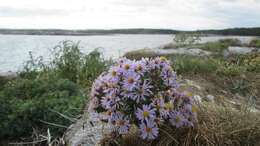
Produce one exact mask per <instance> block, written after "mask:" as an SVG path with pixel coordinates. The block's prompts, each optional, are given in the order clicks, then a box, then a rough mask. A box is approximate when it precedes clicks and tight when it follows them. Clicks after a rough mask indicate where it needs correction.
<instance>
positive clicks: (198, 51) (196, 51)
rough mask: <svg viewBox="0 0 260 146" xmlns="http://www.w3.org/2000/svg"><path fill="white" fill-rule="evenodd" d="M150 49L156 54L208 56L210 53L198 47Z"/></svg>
mask: <svg viewBox="0 0 260 146" xmlns="http://www.w3.org/2000/svg"><path fill="white" fill-rule="evenodd" d="M151 51H153V52H155V53H156V54H162V55H166V54H186V55H192V56H210V55H211V54H212V53H211V52H209V51H204V50H201V49H198V48H178V49H174V48H173V49H167V50H164V49H158V48H157V49H151Z"/></svg>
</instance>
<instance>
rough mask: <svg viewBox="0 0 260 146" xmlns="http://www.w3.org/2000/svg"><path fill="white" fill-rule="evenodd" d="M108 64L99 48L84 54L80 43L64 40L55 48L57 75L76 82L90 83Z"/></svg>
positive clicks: (54, 63) (55, 69)
mask: <svg viewBox="0 0 260 146" xmlns="http://www.w3.org/2000/svg"><path fill="white" fill-rule="evenodd" d="M108 65H109V64H108V62H105V61H104V60H103V58H101V54H100V53H99V52H98V51H97V50H94V51H93V52H91V53H90V54H88V55H84V54H82V53H81V52H80V50H79V44H78V43H76V44H75V43H73V42H71V41H64V42H62V43H61V44H60V45H58V46H56V47H55V49H54V60H53V61H52V68H53V69H54V71H55V73H56V74H57V76H59V77H62V78H67V79H69V80H71V81H72V82H74V83H80V84H84V85H87V84H88V85H89V82H92V81H93V79H95V77H97V76H98V75H99V74H101V73H102V72H103V71H104V70H106V69H107V66H108Z"/></svg>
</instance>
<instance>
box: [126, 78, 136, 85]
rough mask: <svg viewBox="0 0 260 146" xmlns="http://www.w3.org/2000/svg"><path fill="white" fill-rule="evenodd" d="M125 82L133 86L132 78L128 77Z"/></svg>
mask: <svg viewBox="0 0 260 146" xmlns="http://www.w3.org/2000/svg"><path fill="white" fill-rule="evenodd" d="M127 81H128V83H129V84H133V83H134V81H135V80H134V79H133V78H132V77H129V78H128V80H127Z"/></svg>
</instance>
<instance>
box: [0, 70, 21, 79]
mask: <svg viewBox="0 0 260 146" xmlns="http://www.w3.org/2000/svg"><path fill="white" fill-rule="evenodd" d="M0 77H4V78H7V79H13V78H15V77H17V73H16V72H11V71H9V72H0Z"/></svg>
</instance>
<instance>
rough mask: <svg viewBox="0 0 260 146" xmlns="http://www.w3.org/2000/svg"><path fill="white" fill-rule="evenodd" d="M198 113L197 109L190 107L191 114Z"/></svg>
mask: <svg viewBox="0 0 260 146" xmlns="http://www.w3.org/2000/svg"><path fill="white" fill-rule="evenodd" d="M197 111H198V109H197V107H196V106H195V105H192V107H191V112H192V113H196V112H197Z"/></svg>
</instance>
